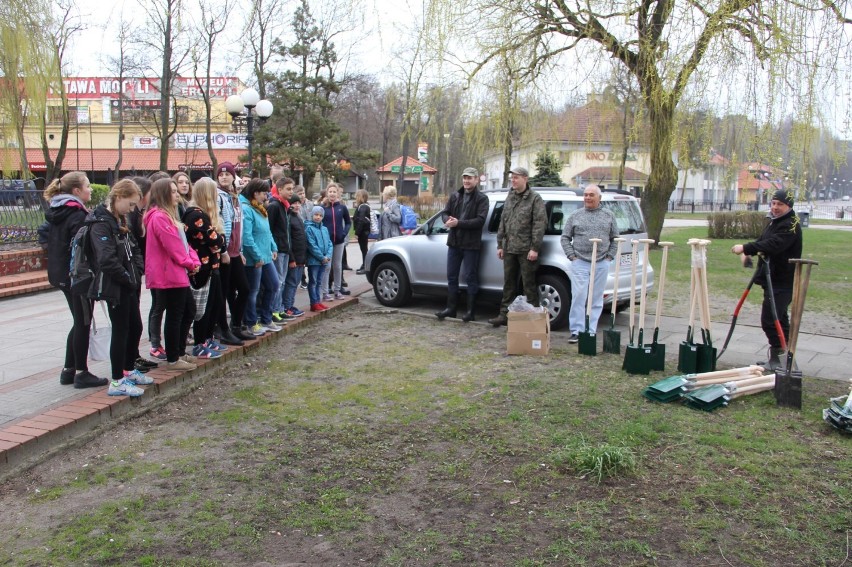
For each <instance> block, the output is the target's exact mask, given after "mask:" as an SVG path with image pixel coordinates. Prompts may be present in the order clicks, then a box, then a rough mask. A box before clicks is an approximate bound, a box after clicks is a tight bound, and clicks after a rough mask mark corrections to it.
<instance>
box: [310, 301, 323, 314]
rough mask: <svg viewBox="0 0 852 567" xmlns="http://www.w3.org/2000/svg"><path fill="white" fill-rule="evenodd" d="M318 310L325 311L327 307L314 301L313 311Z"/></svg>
mask: <svg viewBox="0 0 852 567" xmlns="http://www.w3.org/2000/svg"><path fill="white" fill-rule="evenodd" d="M317 311H325V309H323V307H322V305H320V304H319V303H314V304H313V305H311V312H312V313H316V312H317Z"/></svg>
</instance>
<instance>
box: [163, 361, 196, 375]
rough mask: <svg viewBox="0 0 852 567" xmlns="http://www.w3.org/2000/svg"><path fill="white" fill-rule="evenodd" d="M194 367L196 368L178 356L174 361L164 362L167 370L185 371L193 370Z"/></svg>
mask: <svg viewBox="0 0 852 567" xmlns="http://www.w3.org/2000/svg"><path fill="white" fill-rule="evenodd" d="M196 368H198V366H197V365H195V364H193V363H191V362H187V361H185V360H183V359H181V358H179V359H178V360H177V361H176V362H168V363H166V371H167V372H185V371H187V370H195V369H196Z"/></svg>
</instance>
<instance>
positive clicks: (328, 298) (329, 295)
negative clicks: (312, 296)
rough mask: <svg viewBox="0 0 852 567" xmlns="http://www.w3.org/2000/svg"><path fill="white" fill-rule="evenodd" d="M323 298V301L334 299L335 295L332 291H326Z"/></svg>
mask: <svg viewBox="0 0 852 567" xmlns="http://www.w3.org/2000/svg"><path fill="white" fill-rule="evenodd" d="M322 300H323V301H334V296H333V295H331V294H330V293H324V294H323V295H322Z"/></svg>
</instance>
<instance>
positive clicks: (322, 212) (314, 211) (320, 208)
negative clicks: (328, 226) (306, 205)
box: [311, 205, 325, 217]
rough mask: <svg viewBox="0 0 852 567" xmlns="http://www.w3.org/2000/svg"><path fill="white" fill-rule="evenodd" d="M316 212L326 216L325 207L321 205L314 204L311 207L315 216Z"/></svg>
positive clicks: (312, 214)
mask: <svg viewBox="0 0 852 567" xmlns="http://www.w3.org/2000/svg"><path fill="white" fill-rule="evenodd" d="M316 214H319V215H320V216H321V217H325V209H323V208H322V207H320V206H319V205H316V206H314V208H313V209H311V216H314V215H316Z"/></svg>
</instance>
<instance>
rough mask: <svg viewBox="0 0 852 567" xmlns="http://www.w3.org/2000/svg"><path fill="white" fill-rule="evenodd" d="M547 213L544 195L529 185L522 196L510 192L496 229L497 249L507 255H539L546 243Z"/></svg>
mask: <svg viewBox="0 0 852 567" xmlns="http://www.w3.org/2000/svg"><path fill="white" fill-rule="evenodd" d="M546 225H547V213H546V212H545V210H544V201H543V200H542V198H541V195H539V194H538V193H536V192H535V191H533V190H532V189H530V186H529V185H527V187H526V189H524V191H523V192H522V193H518V192H516V191H515V190H514V189H512V190H511V191H509V196H508V197H506V202H505V204H504V205H503V213H502V215H501V216H500V227H499V228H498V229H497V249H498V250H503V252H504V253H507V254H523V255H526V254H527V252H529V251H530V250H535V251H536V252H539V251H540V250H541V243H542V241H543V240H544V229H545V226H546Z"/></svg>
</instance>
